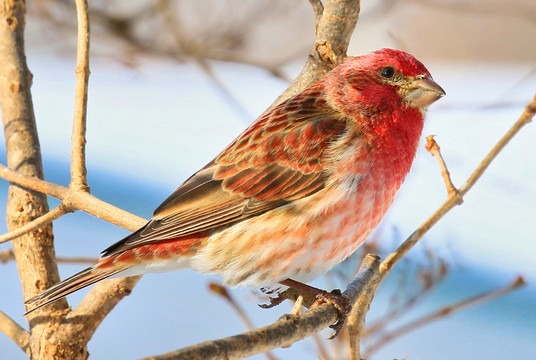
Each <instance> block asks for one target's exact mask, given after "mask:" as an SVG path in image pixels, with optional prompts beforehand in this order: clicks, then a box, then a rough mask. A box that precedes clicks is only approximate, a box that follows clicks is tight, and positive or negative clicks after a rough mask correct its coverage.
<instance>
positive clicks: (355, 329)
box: [347, 254, 380, 360]
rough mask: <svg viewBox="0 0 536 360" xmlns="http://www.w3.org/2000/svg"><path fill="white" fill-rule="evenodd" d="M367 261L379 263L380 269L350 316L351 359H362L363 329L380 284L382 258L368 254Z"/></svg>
mask: <svg viewBox="0 0 536 360" xmlns="http://www.w3.org/2000/svg"><path fill="white" fill-rule="evenodd" d="M364 261H365V262H369V263H371V265H370V266H372V262H374V263H377V265H375V266H377V269H378V271H377V272H376V273H374V276H373V278H372V281H371V282H370V283H369V285H368V286H367V287H366V288H365V291H364V292H363V294H361V296H360V297H359V299H358V301H357V303H356V304H355V305H354V307H353V309H352V311H351V312H350V316H349V317H348V323H347V326H348V335H349V336H348V338H349V340H350V359H351V360H361V338H362V335H363V329H364V327H365V317H366V315H367V312H368V311H369V309H370V304H371V303H372V299H374V293H375V292H376V289H377V287H378V285H379V284H380V271H379V264H380V258H379V257H378V256H377V255H371V254H369V255H367V256H366V257H365V260H364Z"/></svg>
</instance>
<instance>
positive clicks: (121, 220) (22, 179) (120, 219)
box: [0, 164, 147, 231]
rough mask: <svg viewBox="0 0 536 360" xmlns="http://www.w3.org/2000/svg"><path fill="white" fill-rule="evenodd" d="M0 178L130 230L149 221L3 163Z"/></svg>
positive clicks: (87, 194) (134, 229)
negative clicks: (25, 173)
mask: <svg viewBox="0 0 536 360" xmlns="http://www.w3.org/2000/svg"><path fill="white" fill-rule="evenodd" d="M0 178H3V179H6V180H8V181H10V182H12V183H14V184H17V185H20V186H23V187H25V188H28V189H31V190H35V191H39V192H41V193H43V194H47V195H50V196H52V197H55V198H56V199H60V200H62V201H63V203H64V206H68V207H71V208H73V209H78V210H82V211H84V212H86V213H88V214H90V215H93V216H95V217H98V218H99V219H102V220H105V221H108V222H110V223H112V224H115V225H117V226H120V227H122V228H124V229H127V230H130V231H136V230H138V229H139V228H140V227H142V226H143V225H145V223H146V222H147V220H144V219H143V218H140V217H138V216H136V215H133V214H131V213H129V212H127V211H125V210H122V209H119V208H117V207H115V206H113V205H110V204H108V203H107V202H104V201H102V200H100V199H98V198H96V197H94V196H93V195H91V194H89V193H86V192H80V191H73V190H70V189H68V188H66V187H64V186H61V185H56V184H53V183H49V182H47V181H44V180H40V179H37V178H34V177H30V176H26V175H23V174H21V173H19V172H17V171H14V170H11V169H8V168H6V167H5V166H4V165H1V164H0Z"/></svg>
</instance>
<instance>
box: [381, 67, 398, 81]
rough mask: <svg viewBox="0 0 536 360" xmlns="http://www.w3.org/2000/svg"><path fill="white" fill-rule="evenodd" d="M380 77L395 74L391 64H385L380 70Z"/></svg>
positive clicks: (390, 76) (389, 76)
mask: <svg viewBox="0 0 536 360" xmlns="http://www.w3.org/2000/svg"><path fill="white" fill-rule="evenodd" d="M380 75H381V77H383V78H386V79H390V78H392V77H393V76H394V75H395V69H394V68H393V67H392V66H386V67H384V68H383V69H382V71H381V72H380Z"/></svg>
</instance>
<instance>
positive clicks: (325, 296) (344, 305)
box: [311, 289, 352, 340]
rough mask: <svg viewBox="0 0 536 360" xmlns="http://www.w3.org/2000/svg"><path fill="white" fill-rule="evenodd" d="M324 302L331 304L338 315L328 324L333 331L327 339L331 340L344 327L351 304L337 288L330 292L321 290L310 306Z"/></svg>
mask: <svg viewBox="0 0 536 360" xmlns="http://www.w3.org/2000/svg"><path fill="white" fill-rule="evenodd" d="M324 303H328V304H332V305H333V306H335V308H336V309H337V312H338V313H339V317H338V318H337V322H336V323H335V324H333V325H331V326H330V328H332V329H333V330H335V332H334V333H333V334H331V335H330V336H329V337H328V339H329V340H333V339H335V338H336V337H337V335H339V333H340V332H341V330H342V329H343V328H344V325H345V324H346V320H347V319H348V314H349V313H350V311H351V310H352V306H351V304H350V302H349V301H348V298H346V297H345V296H344V295H343V294H342V293H341V291H340V290H339V289H335V290H333V291H332V292H327V291H322V292H319V293H318V294H317V295H316V301H315V303H314V304H313V305H312V306H311V308H312V307H314V306H318V305H321V304H324Z"/></svg>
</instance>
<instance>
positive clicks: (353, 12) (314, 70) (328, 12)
mask: <svg viewBox="0 0 536 360" xmlns="http://www.w3.org/2000/svg"><path fill="white" fill-rule="evenodd" d="M312 4H313V8H314V10H315V15H316V41H315V45H314V47H313V49H312V50H311V52H310V53H309V57H308V58H307V62H306V63H305V66H304V68H303V69H302V71H301V73H300V75H298V77H297V78H296V79H295V80H294V81H293V82H292V84H291V85H290V86H289V87H288V89H287V90H285V92H284V93H283V94H281V95H280V96H279V97H278V98H277V99H276V100H275V101H274V102H273V104H272V105H271V106H270V107H269V108H268V109H267V110H266V111H269V110H270V109H271V108H273V107H274V106H276V105H277V104H279V103H280V102H282V101H284V100H286V99H288V98H289V97H291V96H292V95H295V94H297V93H299V92H300V91H302V90H303V89H305V88H307V87H308V86H309V85H311V84H312V83H313V82H315V81H316V80H318V79H319V78H321V77H322V76H324V75H325V74H327V73H328V72H329V71H330V70H332V69H333V68H335V67H336V66H337V65H339V64H341V63H342V62H343V61H344V60H345V59H346V57H347V55H346V50H347V49H348V44H349V43H350V37H351V36H352V34H353V32H354V29H355V25H356V23H357V19H358V17H359V9H360V1H359V0H328V1H326V4H325V5H324V8H323V11H322V14H321V15H319V6H318V5H317V4H316V1H312Z"/></svg>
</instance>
